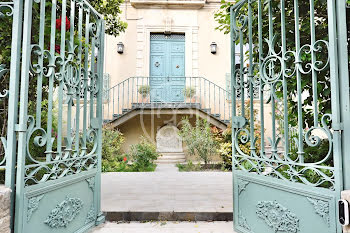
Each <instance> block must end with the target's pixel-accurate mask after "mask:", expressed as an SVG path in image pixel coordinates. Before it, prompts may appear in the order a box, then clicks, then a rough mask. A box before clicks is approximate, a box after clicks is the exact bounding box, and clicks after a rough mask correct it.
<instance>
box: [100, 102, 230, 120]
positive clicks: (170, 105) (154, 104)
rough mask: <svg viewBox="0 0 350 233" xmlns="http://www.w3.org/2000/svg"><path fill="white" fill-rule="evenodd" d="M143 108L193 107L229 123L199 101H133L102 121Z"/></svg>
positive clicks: (117, 117)
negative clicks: (127, 106)
mask: <svg viewBox="0 0 350 233" xmlns="http://www.w3.org/2000/svg"><path fill="white" fill-rule="evenodd" d="M145 108H147V109H148V108H150V109H179V108H194V109H200V110H202V111H203V112H205V113H207V114H208V115H210V116H212V117H214V118H216V119H217V120H219V121H221V122H223V123H224V124H226V125H227V124H229V123H230V120H227V119H221V114H218V113H212V109H211V108H202V107H201V104H199V103H187V104H186V103H183V104H178V103H167V104H162V103H159V104H157V103H153V104H150V103H146V104H140V103H133V104H132V108H123V109H122V111H121V113H119V114H118V113H114V114H113V119H112V120H107V119H105V120H104V123H110V122H112V121H114V120H117V119H119V118H121V117H123V116H125V115H127V114H128V113H129V112H131V111H132V110H134V109H145Z"/></svg>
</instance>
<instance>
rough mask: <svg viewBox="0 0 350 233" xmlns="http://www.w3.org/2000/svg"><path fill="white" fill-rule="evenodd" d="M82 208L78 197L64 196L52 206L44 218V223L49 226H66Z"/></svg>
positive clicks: (81, 202)
mask: <svg viewBox="0 0 350 233" xmlns="http://www.w3.org/2000/svg"><path fill="white" fill-rule="evenodd" d="M82 208H83V201H82V200H81V199H80V198H71V197H68V196H67V197H66V199H65V200H64V201H63V202H61V203H60V204H58V205H57V206H56V208H54V209H53V210H52V211H51V213H50V215H49V216H48V217H47V219H46V220H45V222H44V223H45V224H47V225H49V227H51V228H60V227H67V225H68V224H69V223H70V222H71V221H73V220H74V218H75V217H76V216H77V215H78V213H79V212H80V211H81V209H82Z"/></svg>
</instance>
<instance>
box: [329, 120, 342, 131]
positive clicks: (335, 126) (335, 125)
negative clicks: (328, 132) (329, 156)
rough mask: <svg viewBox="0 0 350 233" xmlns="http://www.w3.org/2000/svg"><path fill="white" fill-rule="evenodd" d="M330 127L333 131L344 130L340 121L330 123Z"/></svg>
mask: <svg viewBox="0 0 350 233" xmlns="http://www.w3.org/2000/svg"><path fill="white" fill-rule="evenodd" d="M332 129H333V130H334V131H343V130H344V124H343V123H342V122H340V123H333V124H332Z"/></svg>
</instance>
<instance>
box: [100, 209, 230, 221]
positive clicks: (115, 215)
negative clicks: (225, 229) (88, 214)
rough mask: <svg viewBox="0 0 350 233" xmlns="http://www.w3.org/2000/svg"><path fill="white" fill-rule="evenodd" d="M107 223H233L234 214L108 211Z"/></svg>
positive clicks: (216, 212)
mask: <svg viewBox="0 0 350 233" xmlns="http://www.w3.org/2000/svg"><path fill="white" fill-rule="evenodd" d="M104 215H105V216H106V220H107V221H114V222H119V221H125V222H131V221H232V220H233V213H232V212H224V211H222V212H221V211H220V212H218V211H211V212H204V211H203V212H201V211H197V212H196V211H183V212H179V211H159V212H146V211H125V212H122V211H106V212H104Z"/></svg>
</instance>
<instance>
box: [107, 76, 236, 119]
mask: <svg viewBox="0 0 350 233" xmlns="http://www.w3.org/2000/svg"><path fill="white" fill-rule="evenodd" d="M157 78H158V77H157ZM151 79H152V78H150V77H130V78H127V79H125V80H124V81H122V82H120V83H118V84H117V85H115V86H113V87H111V88H110V89H108V90H106V91H105V92H104V96H105V97H106V98H105V102H104V104H103V111H104V113H103V116H104V119H105V122H110V121H112V120H114V119H118V118H119V117H121V116H122V115H124V114H126V113H127V112H129V111H131V110H132V109H135V108H145V107H147V106H151V104H157V103H160V104H167V105H166V106H167V107H169V106H170V107H173V108H176V107H178V106H179V104H180V105H181V106H182V107H183V106H185V107H188V108H198V109H201V110H202V111H204V112H206V113H208V114H211V115H212V116H213V117H215V118H217V119H219V120H220V121H222V122H224V123H226V124H227V123H229V122H230V119H231V111H230V109H231V99H230V96H231V93H230V92H229V91H227V90H226V89H224V88H222V87H220V86H219V85H217V84H215V83H213V82H211V81H210V80H208V79H206V78H203V77H184V79H185V85H184V88H183V90H182V94H183V95H184V100H183V101H180V102H169V101H166V100H160V101H152V99H151V96H152V95H153V94H154V89H153V88H152V86H151V85H150V80H151ZM159 106H160V107H161V106H164V105H159Z"/></svg>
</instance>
